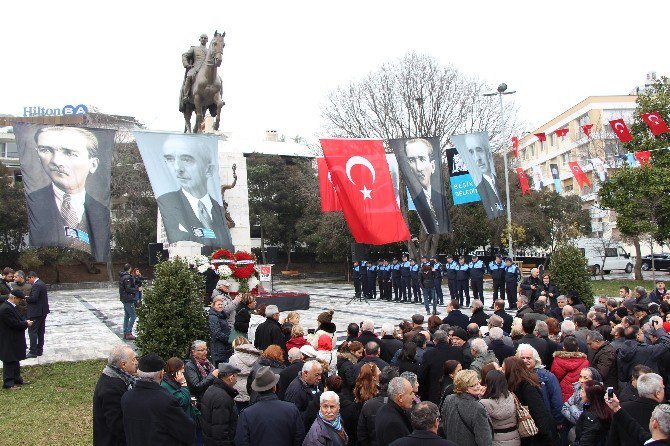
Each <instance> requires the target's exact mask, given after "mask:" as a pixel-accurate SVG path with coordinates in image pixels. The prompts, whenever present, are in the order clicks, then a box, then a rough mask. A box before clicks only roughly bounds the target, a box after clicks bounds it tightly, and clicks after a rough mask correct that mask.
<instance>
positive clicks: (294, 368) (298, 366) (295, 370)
mask: <svg viewBox="0 0 670 446" xmlns="http://www.w3.org/2000/svg"><path fill="white" fill-rule="evenodd" d="M303 365H305V361H303V360H302V359H299V360H297V361H295V362H294V363H292V364H291V365H289V366H288V367H286V368H285V369H284V370H282V371H281V372H279V382H278V383H277V396H278V397H279V399H280V400H283V399H284V395H285V394H286V389H288V386H289V385H290V384H291V383H292V382H293V380H294V379H295V378H296V377H297V376H298V375H299V374H300V372H301V371H302V366H303ZM249 385H251V384H249Z"/></svg>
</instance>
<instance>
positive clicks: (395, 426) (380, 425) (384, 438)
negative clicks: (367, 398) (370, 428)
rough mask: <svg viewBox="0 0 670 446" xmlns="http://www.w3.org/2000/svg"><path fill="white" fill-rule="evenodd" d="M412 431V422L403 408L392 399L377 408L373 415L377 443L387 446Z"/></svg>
mask: <svg viewBox="0 0 670 446" xmlns="http://www.w3.org/2000/svg"><path fill="white" fill-rule="evenodd" d="M410 432H412V423H411V422H410V418H409V414H408V413H407V411H406V410H405V409H403V408H402V407H400V406H398V405H397V404H396V403H395V402H393V401H392V400H390V399H389V400H388V402H387V403H386V404H384V405H383V406H382V407H380V408H379V410H378V411H377V416H376V417H375V435H376V437H377V445H379V446H387V445H389V444H391V443H392V442H393V441H395V440H397V439H398V438H402V437H405V436H407V435H409V433H410Z"/></svg>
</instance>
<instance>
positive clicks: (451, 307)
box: [442, 299, 470, 330]
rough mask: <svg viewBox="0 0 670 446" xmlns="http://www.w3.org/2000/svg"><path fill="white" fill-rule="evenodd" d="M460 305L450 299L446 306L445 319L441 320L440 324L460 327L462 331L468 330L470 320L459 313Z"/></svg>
mask: <svg viewBox="0 0 670 446" xmlns="http://www.w3.org/2000/svg"><path fill="white" fill-rule="evenodd" d="M460 308H461V305H460V304H459V303H458V300H457V299H452V300H451V301H449V304H448V305H447V313H448V314H447V317H445V318H444V319H442V323H444V324H447V325H451V326H452V327H461V328H462V329H463V330H466V329H467V328H468V324H469V323H470V319H469V318H468V317H467V316H466V315H465V314H463V313H461V310H460Z"/></svg>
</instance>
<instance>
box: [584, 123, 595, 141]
mask: <svg viewBox="0 0 670 446" xmlns="http://www.w3.org/2000/svg"><path fill="white" fill-rule="evenodd" d="M592 127H593V124H584V125H583V126H582V130H584V134H585V135H586V137H587V138H590V137H591V128H592Z"/></svg>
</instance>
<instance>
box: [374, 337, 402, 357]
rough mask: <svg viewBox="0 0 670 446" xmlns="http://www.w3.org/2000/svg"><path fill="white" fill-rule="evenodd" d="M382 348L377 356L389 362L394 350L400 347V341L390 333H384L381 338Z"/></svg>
mask: <svg viewBox="0 0 670 446" xmlns="http://www.w3.org/2000/svg"><path fill="white" fill-rule="evenodd" d="M381 343H382V349H381V353H380V354H379V357H380V358H382V360H384V361H386V362H388V363H390V362H391V359H392V358H393V355H395V352H397V351H398V350H400V349H401V348H402V341H401V340H400V339H396V338H394V337H393V336H392V335H384V336H382V338H381Z"/></svg>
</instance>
